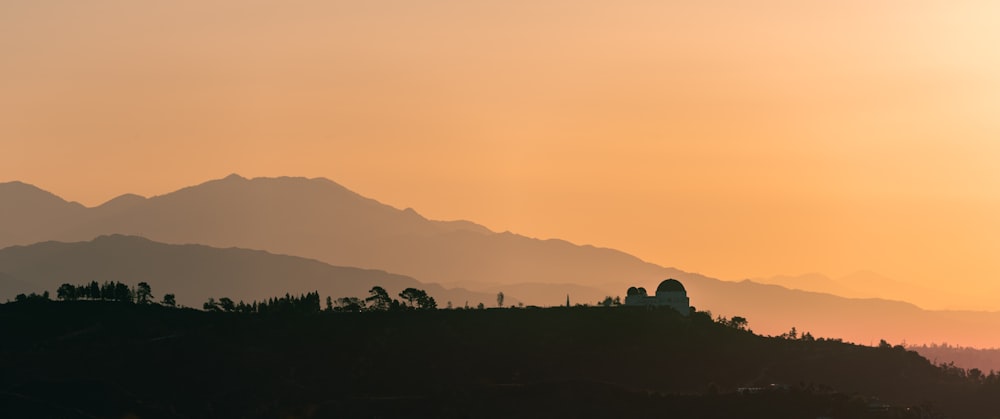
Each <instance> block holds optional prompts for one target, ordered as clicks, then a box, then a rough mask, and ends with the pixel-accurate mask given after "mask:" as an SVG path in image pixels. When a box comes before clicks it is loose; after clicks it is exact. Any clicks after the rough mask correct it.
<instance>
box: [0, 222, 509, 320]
mask: <svg viewBox="0 0 1000 419" xmlns="http://www.w3.org/2000/svg"><path fill="white" fill-rule="evenodd" d="M90 281H98V282H104V281H119V282H123V283H128V284H132V285H135V284H136V283H138V282H147V283H149V284H150V285H151V286H152V288H153V291H154V296H156V297H158V298H159V297H162V296H163V294H164V293H173V294H175V295H176V297H177V302H178V303H180V304H183V305H187V306H191V307H199V308H200V307H201V305H202V303H204V302H205V301H206V300H207V299H208V297H215V298H216V299H218V298H219V297H229V298H232V299H233V300H235V301H239V300H245V301H247V302H250V301H251V300H259V299H264V298H268V297H272V296H278V295H284V294H285V293H286V292H290V293H292V294H296V295H297V294H301V293H305V292H311V291H319V292H320V295H321V296H324V298H325V296H332V297H333V298H334V299H336V298H337V297H350V296H354V297H367V296H368V290H370V289H371V287H372V286H375V285H380V286H382V287H384V288H385V289H386V290H387V291H389V293H390V295H392V296H396V294H398V293H399V291H401V290H403V289H404V288H407V287H415V288H420V289H424V290H425V291H427V292H428V294H430V295H431V296H432V297H434V298H435V299H437V300H438V303H439V304H440V305H441V306H442V307H443V306H444V305H445V304H446V302H447V301H452V302H453V303H454V304H456V305H463V304H464V303H465V301H469V304H470V305H473V306H474V305H476V304H478V303H479V302H483V303H485V304H496V294H485V293H476V292H470V291H466V290H462V289H445V288H443V287H441V286H439V285H436V284H424V283H420V282H418V281H417V280H415V279H413V278H410V277H406V276H402V275H395V274H390V273H387V272H384V271H377V270H368V269H358V268H349V267H339V266H331V265H328V264H325V263H322V262H319V261H316V260H310V259H305V258H300V257H295V256H285V255H275V254H271V253H268V252H264V251H258V250H246V249H239V248H228V249H217V248H212V247H208V246H203V245H168V244H162V243H157V242H153V241H150V240H148V239H144V238H140V237H134V236H121V235H113V236H101V237H98V238H96V239H94V240H92V241H88V242H77V243H61V242H44V243H38V244H34V245H31V246H13V247H8V248H6V249H3V250H0V291H3V290H4V289H5V288H6V287H7V285H5V284H10V287H12V288H14V286H15V285H16V286H17V287H18V288H15V289H17V291H16V292H38V293H41V291H43V290H48V291H49V292H50V293H51V294H52V296H53V298H55V291H56V289H57V288H58V287H59V285H61V284H63V283H69V284H74V285H78V284H85V283H88V282H90ZM13 295H14V294H13V293H7V294H4V295H0V298H13ZM514 298H515V297H514V296H511V298H510V300H509V301H514V302H515V303H516V300H515V299H514Z"/></svg>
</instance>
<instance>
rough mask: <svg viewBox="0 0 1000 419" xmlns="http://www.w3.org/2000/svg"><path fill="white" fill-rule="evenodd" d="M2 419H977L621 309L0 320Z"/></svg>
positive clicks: (975, 396)
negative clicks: (412, 418) (815, 418)
mask: <svg viewBox="0 0 1000 419" xmlns="http://www.w3.org/2000/svg"><path fill="white" fill-rule="evenodd" d="M0 336H2V339H0V359H2V360H3V362H2V363H0V406H2V407H3V411H4V412H5V414H4V416H5V417H67V418H77V417H79V418H84V417H140V418H200V417H205V418H207V417H248V418H264V417H268V418H269V417H289V418H291V417H296V418H327V417H456V418H460V417H471V418H477V417H622V416H626V415H629V416H636V417H682V418H732V417H772V418H814V417H833V418H848V417H850V418H869V417H870V418H921V417H959V418H961V417H970V418H972V417H991V416H994V415H996V414H997V413H1000V397H996V396H997V395H1000V384H997V383H996V382H995V381H996V380H993V381H990V380H983V379H981V378H980V379H978V380H971V379H970V378H969V377H965V376H962V375H959V374H950V373H949V371H948V370H947V369H942V368H939V367H937V366H934V365H932V364H931V363H930V362H928V361H927V360H926V359H924V358H922V357H920V356H919V355H917V354H916V353H914V352H909V351H906V350H904V349H902V348H901V347H895V348H892V347H888V346H886V347H881V348H873V347H866V346H857V345H851V344H845V343H842V342H839V341H834V340H812V339H811V340H803V339H787V338H767V337H761V336H756V335H754V334H752V333H751V332H748V331H745V330H741V329H739V328H734V327H731V326H726V325H722V324H719V323H716V322H713V321H712V319H711V317H710V316H709V315H707V314H705V313H695V314H693V315H692V316H690V317H683V316H681V315H679V314H678V313H676V312H674V311H672V310H669V309H662V310H655V309H652V310H651V309H645V308H638V309H636V308H629V307H614V308H605V307H575V308H549V309H533V308H529V309H515V308H511V309H490V310H426V311H416V310H411V311H400V312H391V311H388V312H364V313H347V312H323V313H317V314H311V315H301V314H288V315H266V314H241V313H223V312H203V311H197V310H190V309H175V308H168V307H162V306H156V305H133V304H123V303H114V302H100V301H69V302H47V301H26V302H21V303H12V304H4V305H0Z"/></svg>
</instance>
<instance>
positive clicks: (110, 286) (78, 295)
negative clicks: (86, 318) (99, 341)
mask: <svg viewBox="0 0 1000 419" xmlns="http://www.w3.org/2000/svg"><path fill="white" fill-rule="evenodd" d="M168 295H170V294H168ZM170 296H171V297H173V296H172V295H170ZM56 298H58V299H60V300H64V301H75V300H79V299H85V300H103V301H120V302H123V303H137V304H149V303H152V302H153V289H152V288H151V287H150V286H149V284H147V283H145V282H140V283H139V284H138V285H136V286H135V288H129V286H128V285H126V284H123V283H121V282H111V281H107V282H105V283H103V284H98V283H97V281H91V282H90V283H89V284H84V285H72V284H62V285H60V286H59V289H57V290H56ZM172 299H173V298H171V300H172Z"/></svg>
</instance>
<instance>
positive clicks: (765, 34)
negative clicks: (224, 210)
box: [0, 0, 1000, 310]
mask: <svg viewBox="0 0 1000 419" xmlns="http://www.w3.org/2000/svg"><path fill="white" fill-rule="evenodd" d="M667 3H674V4H667ZM683 3H694V4H683ZM751 3H752V4H751ZM996 22H1000V3H997V2H992V1H964V0H952V1H933V2H931V1H921V2H913V1H907V2H904V1H872V0H866V1H853V0H847V1H838V2H822V4H818V3H817V2H802V1H764V2H745V1H735V0H734V1H711V0H710V1H702V2H663V1H591V2H585V1H542V0H533V1H523V2H522V1H510V0H505V1H495V2H494V1H474V2H470V1H459V0H455V1H421V2H414V1H402V0H400V1H378V0H365V1H356V2H333V1H287V2H264V1H246V0H241V1H236V0H232V1H217V0H198V1H180V0H179V1H171V2H130V1H101V0H94V1H87V2H79V1H50V2H40V1H35V0H29V1H16V0H15V1H4V2H2V3H0V92H2V93H0V181H5V180H15V179H17V180H23V181H26V182H29V183H33V184H36V185H38V186H39V187H42V188H44V189H47V190H50V191H52V192H54V193H56V194H59V195H61V196H63V197H65V198H67V199H70V200H76V201H80V202H82V203H84V204H86V205H97V204H99V203H101V202H103V201H105V200H107V199H110V198H112V197H114V196H116V195H118V194H121V193H125V192H134V193H139V194H144V195H155V194H161V193H166V192H169V191H172V190H174V189H177V188H180V187H183V186H187V185H191V184H195V183H200V182H202V181H205V180H208V179H211V178H219V177H222V176H225V175H227V174H229V173H231V172H237V173H240V174H242V175H244V176H248V177H252V176H279V175H300V176H309V177H315V176H322V177H328V178H330V179H332V180H335V181H337V182H340V183H342V184H344V185H345V186H347V187H349V188H351V189H353V190H355V191H357V192H359V193H361V194H363V195H366V196H369V197H373V198H376V199H378V200H381V201H383V202H385V203H388V204H391V205H394V206H397V207H413V208H415V209H417V210H418V211H419V212H421V213H422V214H424V215H425V216H428V217H431V218H437V219H454V218H465V219H470V220H474V221H477V222H480V223H482V224H484V225H486V226H488V227H490V228H492V229H495V230H500V231H503V230H511V231H515V232H519V233H522V234H526V235H529V236H535V237H559V238H564V239H568V240H571V241H574V242H577V243H590V244H595V245H599V246H607V247H615V248H619V249H622V250H625V251H628V252H630V253H633V254H635V255H637V256H640V257H642V258H644V259H647V260H650V261H653V262H656V263H659V264H663V265H667V266H675V267H678V268H681V269H685V270H689V271H696V272H701V273H705V274H708V275H711V276H716V277H720V278H723V279H733V280H736V279H741V278H746V277H760V276H770V275H775V274H798V273H805V272H823V273H826V274H829V275H833V276H839V275H846V274H849V273H851V272H854V271H857V270H862V269H865V270H872V271H876V272H879V273H881V274H883V275H886V276H889V277H891V278H894V279H896V280H899V281H903V282H910V283H913V284H918V285H922V286H925V287H928V288H931V289H934V288H939V287H941V286H947V287H949V288H953V289H958V290H962V291H960V292H961V293H965V294H969V295H975V294H978V295H980V296H982V295H984V294H988V293H993V294H995V293H996V292H998V291H1000V284H998V283H997V282H998V281H995V278H1000V257H997V253H998V250H1000V216H998V215H997V214H1000V194H998V191H1000V164H998V162H1000V135H998V134H1000V118H998V117H997V115H998V110H1000V48H998V45H1000V25H997V24H996ZM970 301H971V300H970ZM984 301H985V302H984ZM947 305H949V306H955V307H976V308H991V309H997V310H1000V301H998V302H996V303H992V302H989V300H988V299H982V300H980V301H979V302H975V303H972V302H959V301H955V302H949V303H948V304H947Z"/></svg>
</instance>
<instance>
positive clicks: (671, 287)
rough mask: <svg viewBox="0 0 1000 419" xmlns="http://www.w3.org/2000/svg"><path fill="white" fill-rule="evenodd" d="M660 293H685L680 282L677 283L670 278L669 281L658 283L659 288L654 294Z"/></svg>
mask: <svg viewBox="0 0 1000 419" xmlns="http://www.w3.org/2000/svg"><path fill="white" fill-rule="evenodd" d="M661 292H684V293H686V292H687V291H686V290H684V285H683V284H681V282H680V281H678V280H676V279H673V278H670V279H667V280H664V281H663V282H661V283H660V286H658V287H656V293H657V294H659V293H661Z"/></svg>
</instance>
